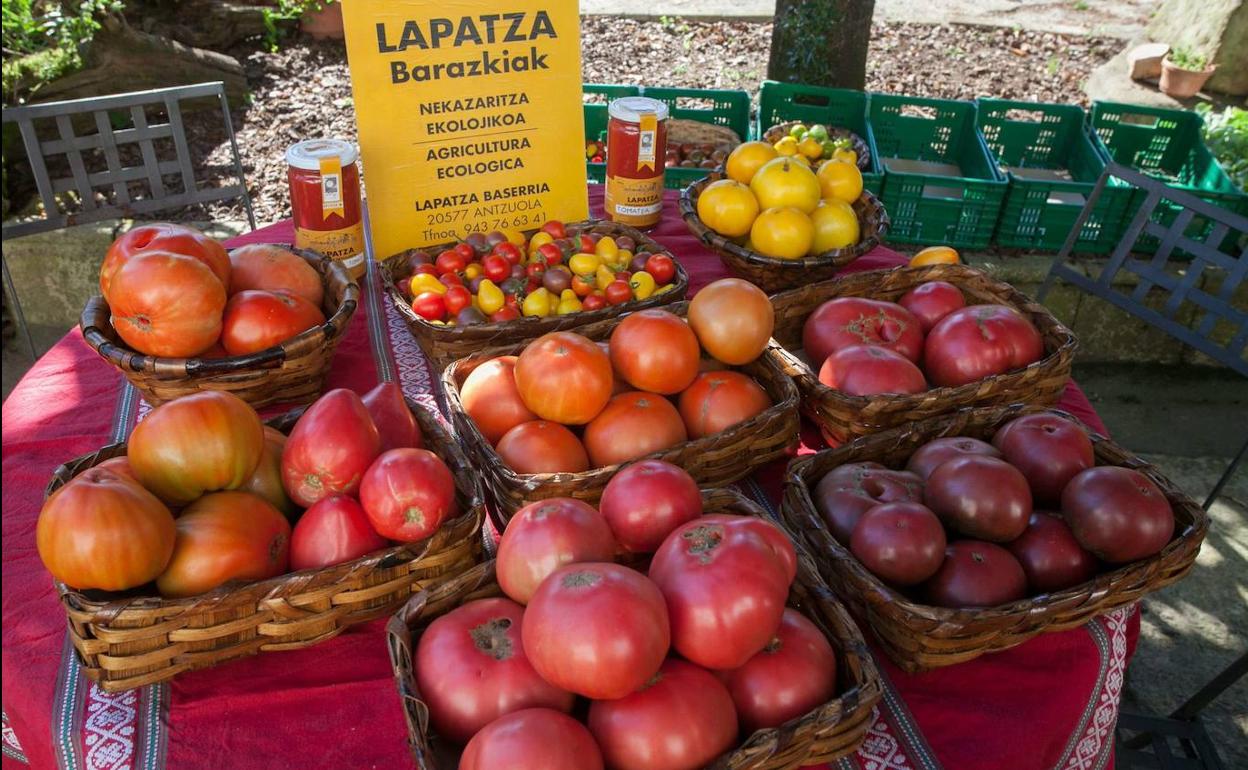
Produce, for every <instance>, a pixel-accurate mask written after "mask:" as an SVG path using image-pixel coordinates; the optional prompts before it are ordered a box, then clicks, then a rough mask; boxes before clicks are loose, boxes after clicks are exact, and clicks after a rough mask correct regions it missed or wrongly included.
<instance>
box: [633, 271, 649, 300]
mask: <svg viewBox="0 0 1248 770" xmlns="http://www.w3.org/2000/svg"><path fill="white" fill-rule="evenodd" d="M628 286H629V288H631V289H632V290H633V298H634V299H646V298H647V297H649V296H650V295H651V294H654V289H655V286H654V276H653V275H650V274H649V273H647V272H646V271H645V270H638V271H637V272H635V273H633V274H632V276H631V277H629V279H628Z"/></svg>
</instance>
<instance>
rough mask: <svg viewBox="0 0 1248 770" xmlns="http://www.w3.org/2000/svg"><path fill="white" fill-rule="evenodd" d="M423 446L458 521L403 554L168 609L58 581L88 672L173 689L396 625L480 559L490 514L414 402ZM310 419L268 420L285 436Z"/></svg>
mask: <svg viewBox="0 0 1248 770" xmlns="http://www.w3.org/2000/svg"><path fill="white" fill-rule="evenodd" d="M408 408H409V409H411V410H412V414H413V415H415V417H416V421H417V422H418V423H419V425H420V430H421V433H422V434H423V436H424V441H425V446H426V448H428V449H429V450H430V451H433V452H434V453H436V454H437V455H438V456H439V457H441V458H442V459H443V460H444V461H445V462H446V464H447V466H449V467H450V469H451V472H452V473H453V474H454V476H455V492H456V494H455V498H456V503H457V504H458V506H459V510H460V511H461V513H460V515H459V516H458V517H456V518H454V519H452V520H450V521H448V522H446V523H444V524H443V525H442V527H441V529H439V530H438V531H437V532H436V533H434V534H433V536H431V537H429V538H428V539H426V540H422V541H420V542H417V543H405V544H402V545H395V546H391V547H389V548H386V549H384V550H381V551H376V552H374V553H371V554H369V555H367V556H364V557H362V558H359V559H356V560H354V561H350V562H346V563H345V564H336V565H334V566H331V567H325V568H323V569H310V570H303V571H300V572H292V573H289V574H286V575H281V576H279V577H275V578H270V579H268V580H262V581H257V582H251V583H240V582H234V583H228V584H226V585H224V586H221V587H219V588H217V589H214V590H212V591H209V592H208V593H206V594H202V595H200V596H193V597H189V598H185V599H165V598H163V597H161V596H158V595H156V594H155V588H154V586H151V585H148V586H145V587H143V588H139V589H135V590H133V591H127V592H124V593H110V592H104V591H79V590H77V589H74V588H70V587H69V586H67V585H65V584H64V583H61V582H59V581H57V583H56V590H57V593H58V594H59V595H60V600H61V605H62V606H63V607H64V608H65V613H66V615H67V616H68V620H69V638H70V641H71V642H72V643H73V645H74V650H75V652H76V653H77V655H78V660H79V661H80V662H81V664H82V668H83V671H84V672H85V673H86V674H87V676H88V677H90V678H91V679H92V680H93V681H95V682H97V683H98V684H99V686H100V688H101V689H103V690H105V691H107V692H117V691H120V690H128V689H130V688H132V687H142V686H143V685H148V684H152V683H154V682H163V681H165V680H168V679H171V678H173V677H174V676H176V675H177V674H180V673H182V672H183V671H190V670H193V669H199V668H207V667H210V666H215V665H217V664H218V663H221V662H223V661H226V660H229V659H231V658H238V657H244V656H248V655H255V654H256V653H259V652H272V651H278V650H293V649H299V648H303V647H311V646H312V645H315V644H318V643H320V642H322V641H324V640H326V639H330V638H332V637H335V636H337V635H338V634H340V633H342V632H343V631H344V630H346V629H347V628H348V627H350V626H353V625H355V624H356V623H363V622H364V621H366V620H372V619H374V618H378V617H381V616H383V615H388V614H390V613H391V612H393V611H394V609H395V608H396V607H398V606H399V605H400V604H402V603H403V602H404V601H406V600H407V599H408V598H409V597H410V596H411V595H412V594H413V593H416V592H418V591H421V590H423V589H424V588H429V587H432V586H435V585H437V584H439V583H441V582H442V581H445V580H448V579H451V578H454V577H456V576H458V575H459V574H461V573H463V572H464V571H465V570H468V569H470V568H471V567H472V566H473V565H475V564H476V563H477V562H478V561H479V560H480V558H481V551H482V547H481V546H482V543H481V526H482V524H483V523H484V521H485V505H484V502H483V494H482V490H481V484H480V482H479V480H478V476H477V472H476V471H475V470H474V469H473V468H472V466H471V465H469V463H468V460H467V458H466V457H465V456H464V454H463V452H462V451H461V450H460V448H459V445H458V444H457V443H456V442H455V441H454V440H453V439H452V438H451V437H450V436H449V435H448V434H447V433H446V431H445V430H444V429H443V428H442V427H441V425H440V424H439V423H438V421H437V420H436V419H435V418H434V417H433V415H431V414H430V413H429V412H428V411H426V410H425V409H424V408H422V407H420V406H418V405H417V404H415V403H413V402H410V401H409V402H408ZM303 411H304V410H303V409H302V408H300V409H296V410H294V411H292V412H289V413H287V414H285V415H283V416H281V417H279V418H276V419H273V420H268V421H267V424H268V425H271V426H273V427H275V428H277V429H278V430H280V431H281V432H283V433H289V432H290V430H291V429H292V428H293V427H294V425H295V421H296V420H297V419H298V418H299V415H301V414H303ZM125 453H126V445H125V444H112V445H109V446H106V447H104V448H103V449H100V450H98V451H96V452H92V453H90V454H86V455H83V456H82V457H79V458H77V459H74V460H71V461H70V462H68V463H66V464H65V465H62V466H61V467H60V468H57V470H56V472H55V473H54V474H53V476H52V481H51V483H50V484H49V485H48V488H47V493H46V494H48V495H51V494H52V493H53V492H55V491H56V490H58V489H60V488H61V487H62V486H64V485H65V484H66V483H68V482H69V480H70V479H72V478H73V477H74V476H77V475H78V474H79V473H82V472H83V471H86V470H87V469H89V468H92V467H94V466H96V465H98V464H100V463H102V462H104V461H105V460H107V459H109V458H112V457H119V456H122V455H125Z"/></svg>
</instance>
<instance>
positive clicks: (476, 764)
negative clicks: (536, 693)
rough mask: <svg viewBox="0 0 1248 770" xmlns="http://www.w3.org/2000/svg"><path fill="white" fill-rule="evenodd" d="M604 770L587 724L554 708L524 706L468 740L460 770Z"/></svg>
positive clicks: (461, 759) (596, 745) (600, 755)
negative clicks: (524, 707)
mask: <svg viewBox="0 0 1248 770" xmlns="http://www.w3.org/2000/svg"><path fill="white" fill-rule="evenodd" d="M501 767H505V768H507V770H602V752H601V751H599V750H598V744H596V743H594V737H593V736H592V735H590V734H589V730H586V729H585V725H583V724H581V723H580V722H578V721H576V720H575V719H573V718H572V717H570V716H568V715H566V714H562V713H560V712H558V711H554V710H552V709H524V710H522V711H516V712H513V713H511V714H508V715H506V716H503V717H499V718H498V719H496V720H494V721H493V722H490V723H489V724H488V725H486V726H485V728H484V729H483V730H481V732H479V733H477V734H476V735H474V736H473V737H472V740H471V741H468V745H467V746H465V747H464V753H463V755H462V756H461V757H460V758H459V770H496V768H501Z"/></svg>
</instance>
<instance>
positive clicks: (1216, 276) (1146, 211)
mask: <svg viewBox="0 0 1248 770" xmlns="http://www.w3.org/2000/svg"><path fill="white" fill-rule="evenodd" d="M1110 178H1115V179H1119V180H1121V181H1123V182H1125V183H1127V184H1129V185H1131V186H1133V187H1135V188H1137V193H1136V197H1137V199H1142V201H1143V202H1142V203H1141V204H1140V207H1139V210H1138V211H1137V212H1136V214H1135V217H1134V218H1133V219H1132V221H1131V223H1130V225H1128V227H1127V229H1126V232H1125V233H1124V234H1123V237H1122V240H1121V241H1119V243H1118V245H1117V246H1116V247H1115V249H1114V251H1113V254H1111V255H1110V257H1109V259H1108V260H1107V261H1106V262H1105V264H1104V267H1103V268H1102V269H1101V271H1100V273H1099V274H1096V275H1093V274H1091V271H1090V270H1089V271H1085V270H1083V269H1076V268H1075V267H1074V266H1073V265H1072V264H1071V263H1070V262H1068V261H1067V258H1068V257H1069V256H1070V253H1071V251H1072V250H1073V248H1074V245H1075V242H1076V240H1077V238H1078V234H1079V232H1080V231H1081V229H1082V228H1083V225H1084V223H1085V222H1086V221H1087V219H1088V217H1089V216H1090V215H1091V214H1092V212H1093V209H1095V208H1096V204H1097V200H1098V199H1099V198H1100V195H1101V192H1102V190H1104V188H1105V186H1106V184H1107V183H1108V182H1109V180H1110ZM1194 225H1195V226H1194ZM1246 241H1248V217H1244V216H1241V215H1239V214H1236V213H1233V212H1231V211H1227V210H1226V209H1224V208H1221V207H1219V206H1216V205H1214V204H1212V203H1209V202H1207V201H1204V200H1201V199H1200V198H1197V197H1196V196H1194V195H1190V194H1188V193H1186V192H1183V191H1181V190H1176V189H1174V188H1172V187H1168V186H1167V185H1166V184H1165V183H1164V182H1161V181H1159V180H1156V179H1153V178H1151V177H1148V176H1145V175H1143V174H1140V173H1137V172H1135V171H1133V170H1131V169H1129V168H1126V167H1125V166H1121V165H1118V164H1116V163H1110V164H1109V165H1108V166H1107V167H1106V169H1105V172H1104V173H1103V174H1102V175H1101V178H1100V179H1099V180H1098V181H1097V184H1096V187H1095V188H1093V190H1092V194H1091V195H1090V196H1089V197H1088V201H1087V203H1086V204H1085V205H1084V207H1083V211H1082V212H1080V214H1079V218H1078V219H1077V220H1076V221H1075V226H1074V228H1073V229H1072V230H1071V232H1070V235H1069V236H1068V237H1067V239H1066V243H1065V245H1064V246H1063V247H1062V251H1061V253H1060V254H1058V256H1057V258H1056V259H1055V260H1053V265H1052V266H1051V267H1050V268H1049V275H1048V278H1047V279H1046V280H1045V282H1044V286H1043V287H1041V289H1040V297H1041V299H1043V298H1044V296H1045V294H1047V293H1048V291H1049V289H1050V288H1051V287H1052V285H1053V283H1054V281H1055V280H1056V279H1058V278H1061V279H1062V280H1064V281H1067V282H1069V283H1071V284H1074V285H1075V286H1078V287H1079V288H1081V289H1083V290H1084V291H1086V292H1088V293H1089V294H1092V295H1094V296H1097V297H1100V298H1102V299H1104V300H1106V301H1108V302H1111V303H1113V304H1114V305H1115V306H1117V307H1119V308H1121V309H1122V310H1124V311H1126V312H1128V313H1130V314H1131V315H1133V316H1135V317H1137V318H1139V319H1141V320H1143V321H1145V322H1147V323H1149V324H1152V325H1153V326H1156V327H1157V328H1159V329H1161V330H1162V331H1164V332H1166V333H1167V334H1169V335H1171V336H1172V337H1174V338H1175V339H1178V340H1179V341H1181V342H1184V343H1186V344H1188V345H1190V346H1192V347H1193V348H1195V349H1196V350H1198V351H1200V352H1202V353H1204V354H1206V355H1208V356H1209V357H1210V358H1213V359H1214V360H1216V361H1218V362H1219V363H1222V364H1225V365H1226V366H1228V367H1230V368H1231V369H1233V370H1235V371H1237V372H1239V373H1240V374H1242V375H1244V376H1245V377H1248V303H1245V302H1243V300H1242V298H1241V299H1239V300H1237V299H1236V292H1237V291H1239V290H1240V289H1241V287H1244V286H1245V281H1244V279H1245V277H1246V276H1248V254H1245V252H1244V247H1243V244H1244V243H1245V242H1246ZM1137 243H1139V244H1144V245H1143V246H1142V247H1141V248H1142V250H1143V251H1151V252H1152V253H1151V255H1149V254H1142V253H1136V247H1137ZM1153 249H1155V251H1153ZM1080 267H1084V266H1082V265H1081V266H1080ZM1121 273H1128V274H1133V275H1134V276H1135V277H1136V278H1137V279H1138V280H1137V282H1136V285H1135V286H1134V287H1130V289H1129V291H1124V290H1122V289H1121V287H1118V286H1115V285H1114V278H1115V276H1117V275H1119V274H1121ZM1245 288H1248V287H1245ZM1158 292H1160V294H1159V293H1158ZM1146 300H1147V301H1146Z"/></svg>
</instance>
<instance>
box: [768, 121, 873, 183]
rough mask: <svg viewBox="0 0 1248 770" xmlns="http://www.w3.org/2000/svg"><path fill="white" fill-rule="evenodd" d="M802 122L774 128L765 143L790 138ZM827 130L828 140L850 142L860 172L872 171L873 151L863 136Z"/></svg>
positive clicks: (842, 130) (833, 129)
mask: <svg viewBox="0 0 1248 770" xmlns="http://www.w3.org/2000/svg"><path fill="white" fill-rule="evenodd" d="M800 122H801V121H800V120H790V121H788V122H787V123H781V124H779V125H776V126H772V127H771V128H769V129H767V130H766V131H765V132H764V133H763V141H764V142H766V143H767V144H775V143H776V142H778V141H780V139H781V138H783V137H786V136H788V135H789V131H791V130H793V126H796V125H797V124H798V123H800ZM827 129H828V138H830V139H848V140H849V146H850V149H852V150H853V151H854V154H855V155H857V156H858V163H857V166H858V170H859V171H864V172H866V171H870V170H871V149H870V148H869V147H867V143H866V142H865V141H863V138H862V137H861V136H858V135H857V134H855V133H854V132H853V131H850V130H849V129H848V128H839V127H837V126H828V127H827Z"/></svg>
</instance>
